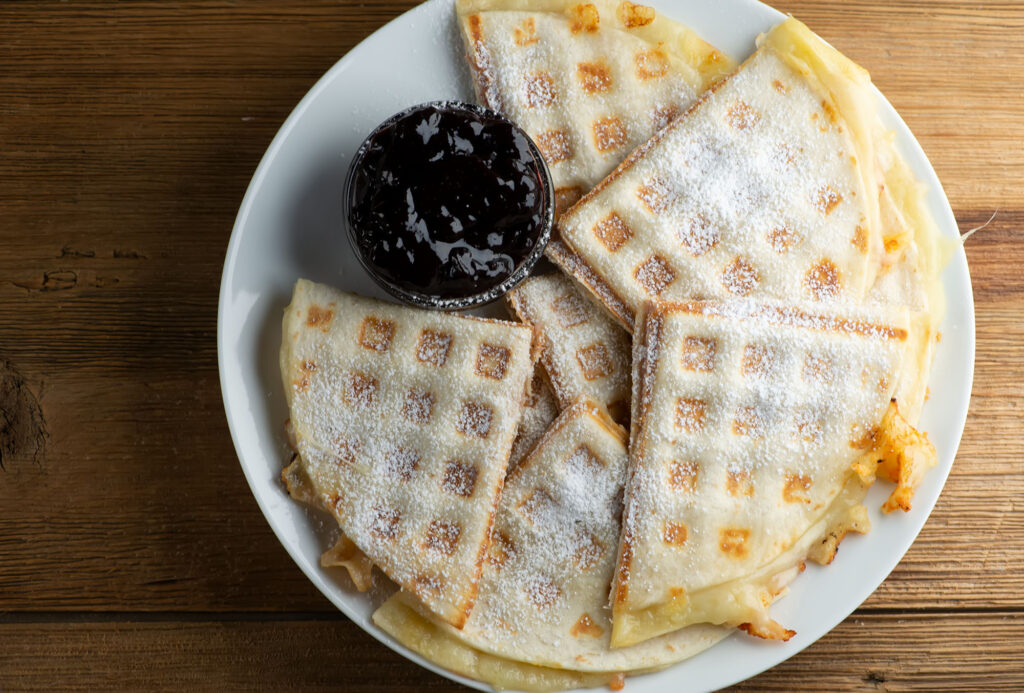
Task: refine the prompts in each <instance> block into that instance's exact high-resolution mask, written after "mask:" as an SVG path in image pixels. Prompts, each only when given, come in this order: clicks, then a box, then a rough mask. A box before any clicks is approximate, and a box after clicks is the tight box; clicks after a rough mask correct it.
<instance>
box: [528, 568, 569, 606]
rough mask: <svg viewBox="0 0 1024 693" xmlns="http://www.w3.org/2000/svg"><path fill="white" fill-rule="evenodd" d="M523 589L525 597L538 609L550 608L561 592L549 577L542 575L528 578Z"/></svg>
mask: <svg viewBox="0 0 1024 693" xmlns="http://www.w3.org/2000/svg"><path fill="white" fill-rule="evenodd" d="M523 590H524V591H525V592H526V598H527V599H529V600H530V602H531V603H532V604H533V605H534V606H535V607H537V608H538V609H540V610H544V609H550V608H551V607H552V606H554V604H555V602H556V601H558V598H559V597H560V596H561V594H562V592H561V590H559V589H558V586H557V585H555V583H554V582H552V581H551V578H549V577H545V576H543V575H536V576H534V577H532V578H531V579H529V580H528V581H527V582H526V584H525V585H524V587H523Z"/></svg>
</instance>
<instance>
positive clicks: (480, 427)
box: [455, 402, 494, 438]
mask: <svg viewBox="0 0 1024 693" xmlns="http://www.w3.org/2000/svg"><path fill="white" fill-rule="evenodd" d="M493 419H494V411H493V410H492V409H491V408H490V407H489V406H487V405H486V404H480V403H479V402H466V403H464V404H463V405H462V409H461V410H460V411H459V418H458V420H457V421H456V422H455V429H456V430H457V431H458V432H459V433H462V434H463V435H467V436H473V437H475V438H486V437H487V436H488V434H489V433H490V432H491V421H492V420H493Z"/></svg>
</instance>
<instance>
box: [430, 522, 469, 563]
mask: <svg viewBox="0 0 1024 693" xmlns="http://www.w3.org/2000/svg"><path fill="white" fill-rule="evenodd" d="M460 536H462V527H461V526H460V525H459V524H458V523H456V522H448V521H446V520H431V521H430V524H429V525H427V534H426V537H424V539H423V548H425V549H427V550H428V551H436V552H437V553H440V554H442V555H445V556H451V555H452V554H453V553H454V552H455V548H456V547H457V546H458V544H459V537H460Z"/></svg>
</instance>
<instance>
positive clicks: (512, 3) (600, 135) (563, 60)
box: [455, 0, 734, 213]
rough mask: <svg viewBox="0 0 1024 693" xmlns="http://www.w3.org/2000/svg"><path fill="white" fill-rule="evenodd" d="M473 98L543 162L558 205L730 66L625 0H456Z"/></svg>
mask: <svg viewBox="0 0 1024 693" xmlns="http://www.w3.org/2000/svg"><path fill="white" fill-rule="evenodd" d="M455 6H456V11H457V13H458V16H459V23H460V25H461V28H462V33H463V38H464V39H465V43H466V56H467V59H468V60H469V64H470V66H471V67H472V70H473V78H474V82H475V86H476V91H477V96H478V97H479V99H480V102H481V103H482V104H483V105H485V106H487V107H489V108H492V109H494V110H497V111H501V112H503V113H505V115H507V116H509V117H510V118H512V119H513V120H514V121H516V123H517V124H518V125H519V126H520V127H522V128H523V129H524V130H525V131H526V132H527V134H529V135H530V137H531V138H532V139H533V140H534V141H535V142H536V143H537V146H538V147H539V148H540V150H541V152H542V153H543V155H544V158H545V160H546V161H547V164H548V167H549V168H550V171H551V177H552V181H553V183H554V186H555V197H556V199H557V212H559V213H560V212H561V211H563V210H564V209H566V208H567V207H568V206H569V205H571V204H572V203H573V202H575V201H576V200H577V199H579V197H580V196H581V195H582V194H583V193H585V192H586V191H588V190H589V189H590V188H591V187H593V186H594V185H595V184H596V183H597V182H598V181H599V180H601V179H602V178H604V177H605V176H606V175H607V174H608V173H609V172H610V171H611V170H612V169H613V168H615V166H616V165H618V164H619V163H620V162H621V161H622V160H623V159H624V158H625V157H626V155H627V154H628V153H629V152H630V151H632V150H633V149H634V148H635V147H636V146H637V145H639V144H640V143H642V142H644V141H645V140H647V139H648V138H649V137H650V136H651V135H653V134H654V133H655V132H656V131H657V130H658V129H659V128H661V127H662V126H664V125H665V124H666V123H667V122H669V121H670V120H671V119H672V118H673V117H675V116H676V115H678V114H679V113H681V112H682V111H683V110H685V109H686V108H687V107H688V106H689V105H690V104H691V103H692V102H693V101H694V99H696V98H697V96H699V95H700V93H701V92H703V91H704V90H705V89H706V88H707V87H708V86H710V84H712V83H713V82H714V81H716V80H717V79H720V78H721V77H723V76H724V75H726V74H728V73H729V72H730V71H731V70H732V69H733V67H734V64H733V63H732V61H731V60H729V59H728V58H727V57H726V56H725V55H724V54H722V53H721V52H720V51H717V50H716V49H715V48H714V47H712V46H710V45H708V44H707V43H706V42H704V41H703V40H702V39H700V38H699V37H698V36H697V35H696V34H695V33H694V32H693V31H691V30H690V29H688V28H686V27H685V26H683V25H681V24H678V23H676V22H673V21H672V20H670V19H668V18H666V17H664V16H662V15H660V14H659V13H657V12H655V11H654V10H653V9H651V8H649V7H644V6H642V5H637V4H634V3H631V2H628V1H624V2H615V1H614V0H593V1H592V2H573V1H572V0H457V1H456V4H455Z"/></svg>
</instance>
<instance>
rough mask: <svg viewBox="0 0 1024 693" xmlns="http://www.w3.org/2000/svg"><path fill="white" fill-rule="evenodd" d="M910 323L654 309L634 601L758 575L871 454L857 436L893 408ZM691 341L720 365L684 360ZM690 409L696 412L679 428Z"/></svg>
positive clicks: (638, 435) (772, 308) (646, 354)
mask: <svg viewBox="0 0 1024 693" xmlns="http://www.w3.org/2000/svg"><path fill="white" fill-rule="evenodd" d="M907 319H908V318H907V313H906V312H905V311H900V310H881V309H877V310H876V309H871V308H849V307H844V308H842V309H831V310H828V311H825V310H822V309H821V308H808V307H807V306H790V305H784V304H778V303H758V302H752V301H742V300H732V301H724V302H718V301H707V302H701V301H697V302H691V303H685V304H662V305H661V306H659V307H657V308H655V309H653V310H652V311H650V312H649V313H648V314H647V317H646V318H645V322H644V325H643V329H642V330H641V335H642V339H643V340H644V344H643V347H644V348H643V350H642V351H639V350H638V354H639V356H640V358H641V359H642V361H641V363H640V364H639V365H638V367H637V368H636V369H635V373H636V377H637V378H638V379H639V380H638V382H635V383H634V387H635V388H639V394H638V396H637V401H636V408H637V410H638V413H635V414H634V415H635V416H639V417H640V422H639V427H638V428H636V429H634V439H633V440H632V441H631V454H632V455H633V459H632V464H633V467H632V469H631V478H630V481H629V485H628V489H627V506H628V510H627V520H626V526H625V528H624V531H625V532H626V533H627V534H629V535H630V536H632V537H634V541H635V545H634V546H633V557H632V560H631V563H630V564H629V566H628V570H626V571H624V572H623V574H622V579H624V580H626V581H627V585H626V586H627V590H626V592H627V593H628V595H629V596H628V599H629V600H630V601H629V608H631V609H633V608H644V607H647V606H650V605H652V604H655V603H659V602H662V601H666V600H668V599H671V594H670V593H669V589H670V588H678V589H685V590H686V591H687V592H691V593H692V592H694V591H699V590H700V589H701V588H702V587H708V586H711V585H716V584H721V583H723V582H725V581H728V580H730V579H733V578H736V577H740V576H742V575H749V574H750V573H751V572H752V571H753V570H754V569H755V567H756V566H761V565H764V564H766V563H768V562H769V561H771V560H772V558H774V557H775V556H777V555H779V553H780V552H781V551H783V550H784V549H785V548H786V547H788V546H789V545H790V543H791V542H792V541H793V540H795V538H796V537H798V536H800V535H801V534H802V533H803V531H804V530H805V529H806V528H808V527H809V526H811V525H812V524H813V523H814V522H815V521H816V520H817V518H819V517H820V516H821V515H822V514H823V513H824V512H825V511H826V509H827V507H828V505H829V503H830V502H831V500H832V499H833V498H834V497H835V496H836V494H838V493H839V491H840V489H841V488H842V486H843V484H844V483H845V482H846V480H847V479H848V478H849V476H850V475H851V474H852V473H853V472H852V470H851V465H852V463H853V462H854V461H855V460H856V459H857V458H858V457H859V455H860V454H861V452H862V450H861V449H860V448H858V447H857V440H856V438H857V437H858V434H857V431H860V430H862V429H863V430H867V429H871V428H872V427H873V426H875V425H877V423H878V422H879V421H880V420H881V418H882V415H883V414H884V412H885V411H886V408H887V407H888V404H889V399H890V396H891V394H892V383H894V382H895V379H896V376H897V375H898V373H899V370H900V368H901V366H902V353H903V348H904V344H905V340H906V336H907V335H906V325H907ZM693 340H698V341H699V342H700V343H714V345H715V354H714V367H713V368H712V369H710V370H709V369H695V368H689V367H686V365H685V364H686V358H687V357H686V356H685V355H686V354H687V353H688V351H692V348H691V347H692V344H693ZM688 342H689V346H688ZM808 364H811V366H810V367H809V366H808ZM698 402H699V403H700V406H699V407H698V406H697V404H696V403H698ZM680 403H683V404H682V405H681V404H680ZM681 406H682V407H683V409H685V412H688V413H689V414H693V416H690V417H689V418H686V417H684V418H685V419H686V420H685V421H683V424H682V425H679V417H680V412H681V411H683V409H681ZM697 409H699V410H700V411H699V414H700V416H696V415H695V414H694V412H695V411H697ZM698 419H699V425H692V424H694V422H696V421H697V420H698ZM684 471H685V474H684V473H683V472H684ZM666 523H675V524H676V525H679V526H681V527H685V528H686V531H685V539H684V540H683V539H682V537H683V536H684V534H683V533H682V532H681V531H679V530H673V531H672V532H670V534H671V537H672V539H673V540H674V541H673V542H668V541H667V539H666V538H665V537H666V536H667V535H666V534H665V532H666V531H667V530H665V527H666V526H667V525H666ZM726 535H728V536H726ZM737 537H742V541H740V540H739V539H737Z"/></svg>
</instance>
